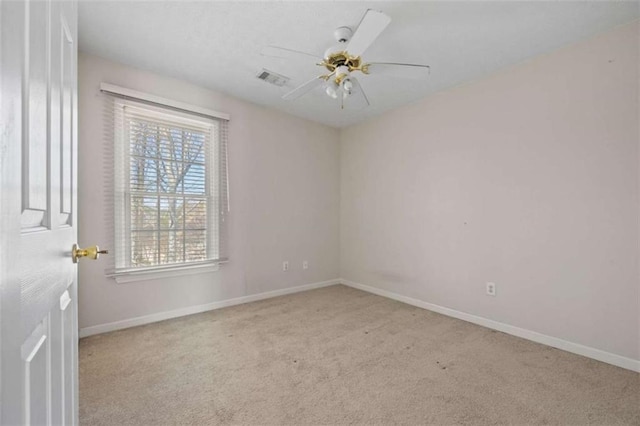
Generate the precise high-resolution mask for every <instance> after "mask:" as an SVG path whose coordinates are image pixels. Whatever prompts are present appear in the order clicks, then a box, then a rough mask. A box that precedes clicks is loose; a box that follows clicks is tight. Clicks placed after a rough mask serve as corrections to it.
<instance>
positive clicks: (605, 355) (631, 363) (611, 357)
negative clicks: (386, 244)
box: [340, 279, 640, 372]
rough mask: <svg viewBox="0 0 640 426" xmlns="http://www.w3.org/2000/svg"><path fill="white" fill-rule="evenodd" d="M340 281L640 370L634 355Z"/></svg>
mask: <svg viewBox="0 0 640 426" xmlns="http://www.w3.org/2000/svg"><path fill="white" fill-rule="evenodd" d="M340 283H342V284H344V285H346V286H349V287H353V288H356V289H358V290H363V291H366V292H368V293H373V294H376V295H378V296H382V297H386V298H389V299H393V300H397V301H398V302H403V303H406V304H408V305H412V306H416V307H418V308H422V309H427V310H429V311H433V312H437V313H439V314H443V315H447V316H449V317H453V318H458V319H461V320H464V321H468V322H471V323H474V324H478V325H481V326H483V327H487V328H491V329H493V330H498V331H502V332H503V333H507V334H511V335H513V336H518V337H521V338H523V339H527V340H531V341H533V342H536V343H542V344H543V345H547V346H552V347H554V348H558V349H562V350H564V351H567V352H571V353H574V354H578V355H582V356H585V357H587V358H593V359H595V360H598V361H602V362H606V363H607V364H612V365H615V366H617V367H622V368H626V369H627V370H632V371H637V372H640V361H639V360H635V359H632V358H627V357H624V356H621V355H616V354H612V353H610V352H605V351H602V350H600V349H596V348H592V347H589V346H584V345H580V344H578V343H573V342H568V341H566V340H562V339H558V338H557V337H551V336H547V335H545V334H540V333H537V332H535V331H531V330H527V329H524V328H519V327H515V326H512V325H508V324H504V323H501V322H498V321H494V320H490V319H487V318H483V317H479V316H476V315H471V314H467V313H465V312H460V311H456V310H455V309H450V308H445V307H444V306H439V305H434V304H432V303H427V302H424V301H422V300H419V299H414V298H412V297H407V296H402V295H400V294H397V293H393V292H390V291H387V290H381V289H379V288H376V287H371V286H368V285H365V284H360V283H356V282H353V281H349V280H345V279H340Z"/></svg>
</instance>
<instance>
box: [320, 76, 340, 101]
mask: <svg viewBox="0 0 640 426" xmlns="http://www.w3.org/2000/svg"><path fill="white" fill-rule="evenodd" d="M339 90H340V86H338V85H337V84H336V82H335V81H333V80H329V81H327V85H326V87H325V89H324V91H325V93H326V94H327V95H328V96H329V97H330V98H333V99H337V98H338V91H339Z"/></svg>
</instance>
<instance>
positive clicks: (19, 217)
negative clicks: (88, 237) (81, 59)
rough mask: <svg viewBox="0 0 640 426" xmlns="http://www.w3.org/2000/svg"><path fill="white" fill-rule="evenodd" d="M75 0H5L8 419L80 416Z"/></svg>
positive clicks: (2, 123)
mask: <svg viewBox="0 0 640 426" xmlns="http://www.w3.org/2000/svg"><path fill="white" fill-rule="evenodd" d="M76 28H77V3H76V2H75V1H44V0H31V1H25V0H22V1H4V0H3V1H1V2H0V58H1V62H0V65H1V68H0V320H1V323H0V347H1V349H2V352H1V356H0V363H1V366H2V368H1V370H0V378H1V379H2V380H1V386H0V398H1V404H0V423H1V424H2V425H28V424H34V425H40V424H65V425H73V424H77V423H78V361H77V360H78V327H77V286H76V275H77V274H76V265H75V264H74V263H73V262H72V260H71V246H72V245H73V243H75V242H76V227H77V215H76V181H77V177H76V145H77V131H76V126H77V117H78V115H77V96H76V90H77V89H76V87H77V84H76V65H77V30H76Z"/></svg>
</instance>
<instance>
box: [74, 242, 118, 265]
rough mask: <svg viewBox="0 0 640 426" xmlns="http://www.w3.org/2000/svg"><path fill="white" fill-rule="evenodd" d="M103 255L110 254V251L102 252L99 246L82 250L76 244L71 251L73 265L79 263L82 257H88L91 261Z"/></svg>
mask: <svg viewBox="0 0 640 426" xmlns="http://www.w3.org/2000/svg"><path fill="white" fill-rule="evenodd" d="M101 254H109V250H100V247H98V246H91V247H87V248H86V249H81V248H79V247H78V245H77V244H74V245H73V248H72V249H71V259H73V263H78V259H80V258H81V257H88V258H89V259H93V260H96V259H97V258H98V257H100V255H101Z"/></svg>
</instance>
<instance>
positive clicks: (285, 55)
mask: <svg viewBox="0 0 640 426" xmlns="http://www.w3.org/2000/svg"><path fill="white" fill-rule="evenodd" d="M260 54H261V55H262V56H270V57H272V58H281V59H294V60H295V59H304V60H307V61H308V60H309V58H313V59H315V60H322V58H321V55H314V54H313V53H307V52H301V51H299V50H293V49H288V48H286V47H278V46H265V47H263V48H262V50H261V51H260Z"/></svg>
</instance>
